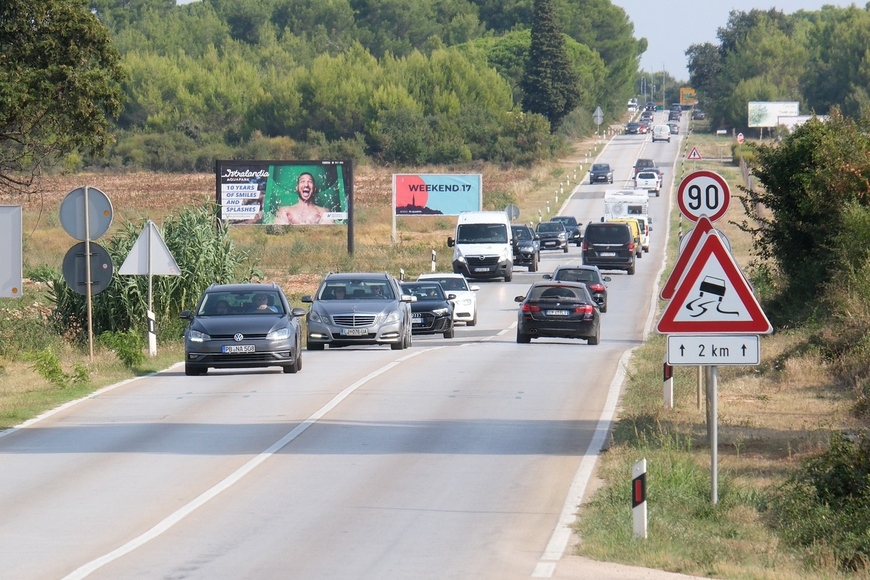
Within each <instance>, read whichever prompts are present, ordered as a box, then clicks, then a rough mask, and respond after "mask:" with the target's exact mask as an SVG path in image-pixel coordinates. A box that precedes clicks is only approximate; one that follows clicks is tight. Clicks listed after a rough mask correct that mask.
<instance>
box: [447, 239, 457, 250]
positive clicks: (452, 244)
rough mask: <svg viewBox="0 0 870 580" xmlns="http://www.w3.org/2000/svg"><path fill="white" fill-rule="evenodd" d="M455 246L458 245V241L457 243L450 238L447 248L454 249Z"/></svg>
mask: <svg viewBox="0 0 870 580" xmlns="http://www.w3.org/2000/svg"><path fill="white" fill-rule="evenodd" d="M455 245H456V241H455V240H454V239H453V238H451V237H448V238H447V247H448V248H452V247H453V246H455Z"/></svg>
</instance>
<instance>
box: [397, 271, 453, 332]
mask: <svg viewBox="0 0 870 580" xmlns="http://www.w3.org/2000/svg"><path fill="white" fill-rule="evenodd" d="M402 293H403V294H409V295H411V296H413V297H415V298H416V300H415V301H414V302H411V334H443V335H444V338H453V336H454V330H453V308H454V306H453V300H455V299H456V295H455V294H444V289H443V288H442V287H441V284H439V283H438V282H437V281H434V280H432V281H422V282H403V283H402Z"/></svg>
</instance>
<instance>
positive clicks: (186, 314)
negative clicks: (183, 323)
mask: <svg viewBox="0 0 870 580" xmlns="http://www.w3.org/2000/svg"><path fill="white" fill-rule="evenodd" d="M178 317H179V318H181V319H182V320H190V319H191V318H193V316H191V315H190V310H182V311H181V312H179V313H178Z"/></svg>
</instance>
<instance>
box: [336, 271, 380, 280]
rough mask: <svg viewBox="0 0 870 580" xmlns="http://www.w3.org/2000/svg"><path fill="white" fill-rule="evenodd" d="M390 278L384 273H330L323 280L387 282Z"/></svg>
mask: <svg viewBox="0 0 870 580" xmlns="http://www.w3.org/2000/svg"><path fill="white" fill-rule="evenodd" d="M390 278H392V276H390V275H389V274H388V273H386V272H330V273H329V274H327V275H326V276H325V277H324V279H325V280H389V279H390Z"/></svg>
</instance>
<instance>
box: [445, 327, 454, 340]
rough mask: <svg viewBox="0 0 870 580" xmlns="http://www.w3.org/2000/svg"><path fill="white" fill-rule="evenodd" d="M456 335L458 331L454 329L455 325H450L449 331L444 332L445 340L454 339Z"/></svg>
mask: <svg viewBox="0 0 870 580" xmlns="http://www.w3.org/2000/svg"><path fill="white" fill-rule="evenodd" d="M455 334H456V330H455V329H454V328H453V325H452V324H451V325H450V329H449V330H445V331H444V338H453V337H454V336H455Z"/></svg>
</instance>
